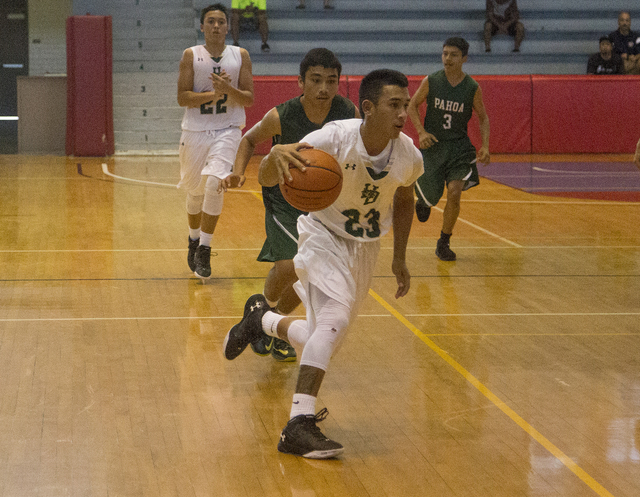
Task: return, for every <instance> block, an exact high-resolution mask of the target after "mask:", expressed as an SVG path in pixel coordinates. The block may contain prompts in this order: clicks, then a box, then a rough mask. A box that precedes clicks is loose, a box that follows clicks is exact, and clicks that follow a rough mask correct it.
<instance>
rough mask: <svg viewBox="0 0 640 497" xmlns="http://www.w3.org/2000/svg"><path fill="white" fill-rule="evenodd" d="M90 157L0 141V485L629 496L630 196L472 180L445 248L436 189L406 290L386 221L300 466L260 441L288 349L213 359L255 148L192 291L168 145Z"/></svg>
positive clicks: (249, 259) (245, 226) (282, 390)
mask: <svg viewBox="0 0 640 497" xmlns="http://www.w3.org/2000/svg"><path fill="white" fill-rule="evenodd" d="M627 160H628V159H627ZM102 163H103V159H96V158H91V159H89V158H64V157H34V156H19V155H16V156H9V155H5V156H0V234H1V237H0V240H1V241H0V267H1V268H2V271H1V275H0V378H1V381H0V496H11V497H18V496H47V497H49V496H110V497H111V496H294V497H303V496H304V497H310V496H318V497H324V496H336V497H338V496H371V497H373V496H376V497H377V496H445V497H446V496H465V497H466V496H492V497H495V496H509V497H514V496H563V497H566V496H580V497H582V496H590V495H600V496H609V495H614V496H616V497H624V496H626V497H632V496H637V495H640V327H639V323H640V319H639V318H640V228H639V226H640V203H634V202H614V201H597V200H584V199H575V198H574V199H572V198H558V197H545V196H541V195H533V194H530V193H525V192H523V191H521V190H517V189H514V188H510V187H508V186H504V185H501V184H499V183H494V182H492V181H490V180H483V181H482V183H481V185H480V187H478V188H474V189H473V190H470V191H468V192H466V193H465V194H464V195H463V205H462V212H461V215H460V220H459V222H458V224H457V226H456V230H455V233H454V237H453V238H452V248H453V249H454V250H455V251H456V252H457V253H458V261H457V262H455V263H444V262H439V261H438V260H437V259H436V257H435V255H434V248H435V243H436V239H437V237H438V235H439V231H440V223H441V220H442V217H441V210H440V207H442V206H443V202H441V204H440V205H439V206H438V208H437V209H435V211H434V212H433V214H432V218H431V219H430V220H429V221H428V222H427V223H426V224H420V223H418V222H417V221H415V224H414V226H413V231H412V234H411V239H410V242H409V245H410V247H409V251H408V264H409V268H410V270H411V272H412V275H413V279H412V288H411V291H410V293H409V295H408V296H407V297H405V298H403V299H400V300H395V299H394V298H393V295H394V293H395V289H396V286H395V279H394V278H393V277H392V275H391V271H390V264H391V245H392V243H391V242H392V240H391V237H390V236H388V237H386V238H385V239H384V241H383V250H382V252H381V257H380V260H379V265H378V268H377V272H376V277H375V279H374V282H373V287H372V289H371V292H370V294H371V297H370V298H369V299H368V300H367V301H366V303H365V305H364V307H363V308H362V310H361V313H360V317H359V319H358V320H357V322H356V324H355V325H354V327H353V329H352V330H351V331H350V334H349V336H348V338H347V340H346V342H345V344H344V346H343V348H342V349H341V350H340V352H339V353H338V354H337V355H336V357H335V358H334V359H333V361H332V363H331V367H330V369H329V372H328V373H327V377H326V380H325V383H324V385H323V388H322V390H321V392H320V397H319V401H318V408H321V407H324V406H326V407H327V408H328V409H329V413H330V414H329V417H328V418H327V420H326V421H324V423H322V424H321V425H320V426H321V428H322V429H323V431H324V432H325V433H326V434H327V435H328V436H330V437H332V438H334V439H335V440H337V441H339V442H341V443H342V444H343V445H344V446H345V453H344V455H343V456H342V457H341V458H340V459H337V460H329V461H310V460H305V459H302V458H296V457H293V456H289V455H283V454H280V453H278V452H277V450H276V444H277V441H278V436H279V433H280V430H281V428H282V427H283V426H284V424H285V423H286V421H287V419H288V413H289V407H290V402H291V395H292V392H293V388H294V385H295V380H296V373H297V368H296V364H291V363H289V364H282V363H278V362H276V361H275V360H273V359H272V358H271V357H267V358H261V357H258V356H256V355H254V354H253V353H252V352H251V351H250V350H248V351H247V352H245V353H244V354H243V355H241V356H240V357H239V358H237V359H236V360H235V361H232V362H229V361H226V360H225V359H224V358H223V356H222V341H223V338H224V336H225V334H226V332H227V330H228V329H229V327H230V326H232V325H233V324H234V323H235V322H236V321H237V320H238V319H239V317H240V315H241V312H242V308H243V305H244V302H245V300H246V298H247V297H248V296H249V295H251V294H252V293H256V292H260V291H261V290H262V285H263V281H264V277H265V275H266V273H267V271H268V269H269V265H268V264H263V263H258V262H256V261H255V258H256V255H257V253H258V251H259V248H260V246H261V244H262V241H263V236H264V228H263V222H264V221H263V208H262V203H261V200H260V198H259V195H258V194H257V193H256V191H257V190H258V185H257V182H256V178H255V163H254V164H253V165H252V166H250V169H249V179H248V181H247V185H246V187H245V188H244V190H243V191H241V192H238V191H234V192H232V193H230V194H228V195H227V196H226V198H225V207H224V212H223V216H222V218H221V221H220V224H219V226H218V230H217V231H216V234H215V237H214V242H213V254H214V257H212V266H213V276H214V277H213V278H212V279H211V280H209V281H208V282H207V283H206V284H202V283H201V282H200V280H198V279H196V278H195V277H194V276H193V275H192V274H191V273H190V272H189V270H188V268H187V265H186V246H187V243H186V241H187V230H186V216H185V213H184V202H185V200H184V193H183V192H180V191H178V190H176V189H175V188H174V187H171V186H167V185H171V184H175V183H176V182H177V172H178V165H177V158H176V157H155V158H154V157H116V158H112V159H109V160H108V162H107V163H105V164H106V165H105V166H103V165H102ZM297 313H298V314H300V315H302V314H303V311H302V310H301V309H300V310H299V311H297Z"/></svg>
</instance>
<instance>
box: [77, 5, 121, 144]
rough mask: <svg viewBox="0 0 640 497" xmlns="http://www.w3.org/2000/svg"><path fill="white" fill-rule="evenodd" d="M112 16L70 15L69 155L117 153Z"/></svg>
mask: <svg viewBox="0 0 640 497" xmlns="http://www.w3.org/2000/svg"><path fill="white" fill-rule="evenodd" d="M112 89H113V85H112V39H111V17H110V16H72V17H69V18H67V140H66V153H67V155H78V156H104V155H111V154H113V152H114V136H113V95H112V91H113V90H112Z"/></svg>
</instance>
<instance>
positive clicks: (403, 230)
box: [391, 185, 413, 299]
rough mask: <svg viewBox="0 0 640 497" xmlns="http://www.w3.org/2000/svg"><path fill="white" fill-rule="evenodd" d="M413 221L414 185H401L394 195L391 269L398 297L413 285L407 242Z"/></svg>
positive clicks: (403, 294) (402, 295)
mask: <svg viewBox="0 0 640 497" xmlns="http://www.w3.org/2000/svg"><path fill="white" fill-rule="evenodd" d="M412 222H413V185H411V186H401V187H399V188H398V189H397V190H396V194H395V196H394V197H393V262H392V263H391V271H392V272H393V274H394V275H395V277H396V282H397V283H398V290H397V291H396V298H397V299H398V298H400V297H404V296H405V295H406V294H407V293H408V292H409V287H410V286H411V275H410V274H409V269H408V268H407V262H406V258H407V242H408V241H409V233H410V232H411V223H412Z"/></svg>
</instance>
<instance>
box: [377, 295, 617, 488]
mask: <svg viewBox="0 0 640 497" xmlns="http://www.w3.org/2000/svg"><path fill="white" fill-rule="evenodd" d="M369 295H371V296H372V297H373V298H374V299H375V300H376V301H377V302H378V303H379V304H380V305H381V306H382V307H384V308H385V309H386V310H387V311H389V312H390V313H391V314H392V315H393V316H394V317H395V318H396V319H397V320H398V321H400V323H402V324H403V325H404V326H405V327H406V328H408V329H409V330H410V331H411V332H413V334H414V335H416V336H417V337H418V338H419V339H420V340H422V342H424V343H425V344H426V345H427V346H428V347H429V348H430V349H431V350H433V351H434V352H435V353H436V354H437V355H439V356H440V357H441V358H442V359H443V360H444V361H445V362H446V363H447V364H449V365H450V366H451V367H452V368H453V369H455V370H456V371H457V372H458V373H459V374H460V375H462V377H463V378H465V379H466V380H467V381H468V382H469V383H471V385H473V387H475V388H476V389H477V390H478V391H479V392H480V393H481V394H482V395H484V396H485V397H486V398H487V399H488V400H489V401H490V402H491V403H492V404H493V405H495V406H496V407H497V408H498V409H500V410H501V411H502V412H503V413H504V414H506V415H507V416H508V417H509V418H510V419H511V420H512V421H514V422H515V423H516V425H518V426H519V427H520V428H522V429H523V430H524V431H525V432H526V433H528V434H529V435H530V436H531V437H532V438H533V439H534V440H535V441H536V442H538V443H539V444H540V445H542V446H543V447H544V448H545V449H546V450H547V451H548V452H550V453H551V455H553V456H554V457H555V458H556V459H558V460H559V461H560V462H561V463H562V464H563V465H564V466H565V467H566V468H567V469H569V470H570V471H571V472H572V473H573V474H575V475H576V476H577V477H578V478H580V480H582V481H583V482H584V483H585V484H586V485H587V486H588V487H589V488H591V490H593V491H594V492H596V493H597V494H598V495H600V496H601V497H614V496H613V494H611V493H610V492H609V491H608V490H607V489H606V488H604V487H603V486H602V485H601V484H600V483H598V482H597V481H596V480H595V478H593V477H592V476H591V475H589V474H588V473H587V472H586V471H585V470H584V469H582V468H581V467H580V466H578V465H577V464H576V463H575V462H574V461H573V459H571V458H570V457H569V456H567V455H566V454H565V453H564V452H563V451H562V450H560V449H559V448H558V447H557V446H556V445H555V444H553V443H552V442H551V441H550V440H549V439H547V438H546V437H545V436H544V435H543V434H542V433H540V432H539V431H538V430H536V429H535V428H534V427H533V426H532V425H530V424H529V423H527V421H525V420H524V418H522V417H521V416H520V415H519V414H518V413H516V412H515V411H514V410H513V409H511V408H510V407H509V406H508V405H507V404H506V403H505V402H503V401H502V400H501V399H500V398H499V397H498V396H497V395H496V394H494V393H493V392H492V391H491V390H489V389H488V388H487V387H486V386H485V385H484V384H483V383H482V382H480V380H478V379H477V378H476V377H475V376H473V375H472V374H471V373H470V372H469V371H467V370H466V369H465V368H464V367H463V366H462V365H461V364H460V363H458V362H457V361H456V360H455V359H453V358H452V357H451V356H450V355H449V354H447V352H445V351H444V349H442V348H440V347H439V346H438V345H437V344H436V343H435V342H434V341H433V340H431V339H430V338H429V337H428V336H427V335H425V334H424V333H422V331H420V330H419V329H418V328H417V327H416V326H414V325H413V324H412V323H411V322H410V321H409V320H408V319H407V318H406V317H405V316H403V315H402V314H401V313H400V312H399V311H398V310H396V309H395V307H393V306H392V305H391V304H389V303H388V302H387V301H386V300H384V299H383V298H382V297H380V295H378V294H377V293H376V292H375V291H374V290H373V289H369Z"/></svg>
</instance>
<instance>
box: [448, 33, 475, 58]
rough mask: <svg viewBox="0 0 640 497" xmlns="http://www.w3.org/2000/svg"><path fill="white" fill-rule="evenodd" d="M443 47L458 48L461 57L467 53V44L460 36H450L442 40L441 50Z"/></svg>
mask: <svg viewBox="0 0 640 497" xmlns="http://www.w3.org/2000/svg"><path fill="white" fill-rule="evenodd" d="M444 47H456V48H459V49H460V51H461V52H462V56H463V57H464V56H465V55H467V54H468V53H469V42H468V41H467V40H465V39H464V38H461V37H460V36H452V37H451V38H447V39H446V40H444V43H443V44H442V48H444Z"/></svg>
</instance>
